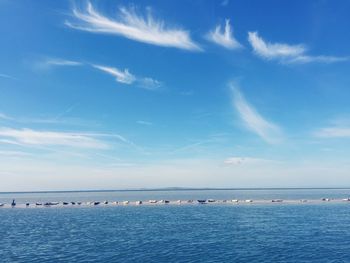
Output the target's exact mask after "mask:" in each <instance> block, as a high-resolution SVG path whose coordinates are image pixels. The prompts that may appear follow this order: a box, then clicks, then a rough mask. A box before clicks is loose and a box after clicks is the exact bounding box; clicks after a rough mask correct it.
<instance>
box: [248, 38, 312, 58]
mask: <svg viewBox="0 0 350 263" xmlns="http://www.w3.org/2000/svg"><path fill="white" fill-rule="evenodd" d="M248 40H249V43H250V44H251V46H252V48H253V50H254V52H255V54H257V55H258V56H260V57H263V58H266V59H273V58H281V57H282V58H285V57H297V56H300V55H303V54H304V53H305V51H306V48H305V47H304V46H303V45H287V44H282V43H274V44H272V43H268V42H266V41H264V39H262V38H261V37H260V36H259V34H258V32H248Z"/></svg>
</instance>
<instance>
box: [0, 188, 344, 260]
mask: <svg viewBox="0 0 350 263" xmlns="http://www.w3.org/2000/svg"><path fill="white" fill-rule="evenodd" d="M307 191H308V193H309V194H310V195H311V196H313V197H315V198H316V197H317V198H318V197H319V196H322V197H323V196H327V197H328V196H332V197H336V198H343V197H344V195H347V193H348V190H315V192H312V191H311V192H312V193H310V190H307ZM319 191H321V192H319ZM204 192H205V191H203V192H202V193H199V192H198V191H194V192H193V193H192V194H191V193H190V191H189V192H187V193H184V192H182V191H181V192H171V193H170V192H167V193H153V194H154V195H155V196H152V197H150V195H149V193H147V192H141V193H135V192H123V193H69V195H71V196H66V197H67V198H69V197H72V196H73V197H77V198H78V197H80V198H87V199H88V200H91V199H96V196H98V197H100V198H99V199H102V200H103V199H110V200H112V197H113V198H115V199H119V197H120V198H121V199H129V200H131V199H132V197H133V196H134V195H136V196H135V199H145V200H148V199H151V198H154V197H155V198H156V199H159V198H163V197H167V198H168V199H181V198H184V197H185V198H184V199H186V197H189V198H195V197H194V196H197V195H200V196H201V197H204V198H206V197H209V196H210V197H213V198H217V199H220V198H221V199H224V198H226V197H224V196H226V194H229V195H230V197H227V198H232V191H231V192H230V193H226V192H220V191H209V193H207V196H204V195H205V193H204ZM207 192H208V191H207ZM218 192H220V193H218ZM279 192H282V193H278V191H276V192H273V191H272V192H271V191H266V192H261V191H255V192H254V191H251V192H249V191H248V192H247V191H243V192H242V193H236V195H234V196H235V197H239V195H240V194H242V195H245V194H247V195H249V198H256V199H257V197H260V199H263V198H262V197H265V198H266V199H269V198H271V196H273V197H274V198H275V197H276V198H286V197H287V196H289V197H290V199H297V198H299V197H300V195H302V198H308V197H307V196H304V195H303V194H305V193H304V190H302V191H301V193H300V191H299V192H298V191H296V190H293V191H290V190H288V191H287V192H283V191H280V190H279ZM119 194H120V195H123V196H114V195H119ZM128 194H129V196H128ZM25 195H26V196H25ZM37 195H39V194H23V195H22V198H23V199H28V198H29V197H30V198H33V200H34V199H35V200H36V199H37V198H42V199H41V200H45V201H46V200H47V199H50V200H51V199H54V197H55V196H57V194H52V193H51V194H40V195H41V197H40V196H37ZM43 195H44V196H43ZM45 195H49V196H45ZM51 195H53V196H51ZM66 195H67V194H66ZM87 195H92V196H87ZM106 195H108V196H109V195H112V196H111V198H107V197H106ZM124 195H126V196H124ZM140 195H145V198H141V197H140ZM179 195H183V196H179ZM188 195H190V196H188ZM275 195H277V196H275ZM338 195H339V196H338ZM4 196H5V197H4ZM170 196H174V198H170ZM59 197H60V198H63V197H62V196H59ZM4 198H9V199H10V198H12V195H10V196H8V195H7V194H6V195H1V196H0V202H4V200H3V199H4ZM16 198H19V197H18V196H16ZM0 238H1V242H0V262H350V204H349V203H333V204H332V203H320V204H295V205H290V204H289V205H286V204H283V203H282V204H278V205H272V204H266V205H243V206H235V205H232V206H230V205H214V206H206V205H193V206H178V205H169V206H110V207H104V206H101V207H91V208H90V207H80V208H72V207H64V208H58V207H51V208H43V209H16V208H14V209H0Z"/></svg>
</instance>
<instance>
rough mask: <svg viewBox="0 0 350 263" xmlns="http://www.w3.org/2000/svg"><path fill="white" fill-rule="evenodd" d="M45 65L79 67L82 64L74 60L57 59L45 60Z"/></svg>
mask: <svg viewBox="0 0 350 263" xmlns="http://www.w3.org/2000/svg"><path fill="white" fill-rule="evenodd" d="M45 63H46V65H48V66H81V65H83V63H81V62H78V61H74V60H67V59H59V58H56V59H54V58H51V59H47V60H46V61H45Z"/></svg>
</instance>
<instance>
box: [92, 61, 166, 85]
mask: <svg viewBox="0 0 350 263" xmlns="http://www.w3.org/2000/svg"><path fill="white" fill-rule="evenodd" d="M92 66H93V67H94V68H96V69H99V70H101V71H103V72H105V73H108V74H110V75H112V76H114V77H115V80H116V81H117V82H120V83H124V84H129V85H130V84H133V83H136V84H137V86H138V87H140V88H143V89H147V90H156V89H159V88H160V87H161V86H162V82H160V81H158V80H156V79H153V78H150V77H136V76H135V75H133V74H131V73H130V72H129V70H128V69H124V70H121V69H117V68H113V67H108V66H102V65H92Z"/></svg>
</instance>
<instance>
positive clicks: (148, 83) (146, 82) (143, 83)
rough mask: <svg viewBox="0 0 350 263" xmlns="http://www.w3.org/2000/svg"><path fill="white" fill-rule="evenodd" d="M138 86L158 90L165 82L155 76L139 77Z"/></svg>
mask: <svg viewBox="0 0 350 263" xmlns="http://www.w3.org/2000/svg"><path fill="white" fill-rule="evenodd" d="M138 86H139V87H140V88H143V89H148V90H156V89H159V88H160V87H162V86H163V83H162V82H160V81H158V80H156V79H153V78H149V77H146V78H139V79H138Z"/></svg>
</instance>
